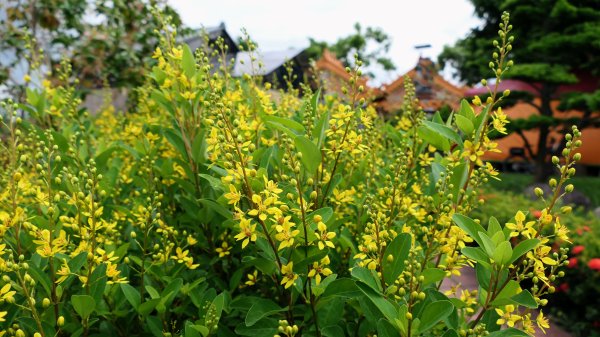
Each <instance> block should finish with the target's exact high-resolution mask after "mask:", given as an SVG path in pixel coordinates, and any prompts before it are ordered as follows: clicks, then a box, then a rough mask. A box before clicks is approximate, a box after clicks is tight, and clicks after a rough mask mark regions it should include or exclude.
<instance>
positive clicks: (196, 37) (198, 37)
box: [183, 22, 239, 54]
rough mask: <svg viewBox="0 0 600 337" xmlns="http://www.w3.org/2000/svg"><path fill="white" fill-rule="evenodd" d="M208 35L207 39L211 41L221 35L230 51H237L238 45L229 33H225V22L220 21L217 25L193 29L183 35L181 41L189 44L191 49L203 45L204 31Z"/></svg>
mask: <svg viewBox="0 0 600 337" xmlns="http://www.w3.org/2000/svg"><path fill="white" fill-rule="evenodd" d="M205 32H206V34H207V35H208V40H209V41H210V42H211V43H212V42H214V41H216V40H217V39H218V38H219V37H222V38H223V39H224V40H225V43H227V45H228V46H229V52H230V53H234V54H235V53H237V52H238V50H239V49H238V47H237V44H236V43H235V41H234V40H233V39H232V38H231V36H230V35H229V33H227V29H226V28H225V23H224V22H221V23H220V24H219V25H218V26H212V27H203V28H199V29H195V30H194V31H193V32H192V33H191V34H188V35H186V36H183V43H186V44H187V45H188V46H190V49H191V50H196V49H198V48H200V47H202V46H204V33H205Z"/></svg>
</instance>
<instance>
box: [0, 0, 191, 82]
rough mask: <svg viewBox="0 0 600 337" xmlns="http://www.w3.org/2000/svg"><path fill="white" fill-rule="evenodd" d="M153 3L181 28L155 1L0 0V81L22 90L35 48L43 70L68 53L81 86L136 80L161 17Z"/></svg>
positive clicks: (173, 14)
mask: <svg viewBox="0 0 600 337" xmlns="http://www.w3.org/2000/svg"><path fill="white" fill-rule="evenodd" d="M153 7H158V8H160V11H161V12H162V13H164V17H167V16H170V17H171V23H172V24H173V25H174V26H176V27H181V25H182V23H181V20H180V18H179V16H178V15H177V13H176V12H175V10H173V9H172V8H171V7H169V6H168V5H166V4H165V3H164V2H163V1H157V0H99V1H87V0H0V36H2V39H0V55H4V56H6V57H3V62H0V85H2V84H4V85H5V86H7V87H8V88H11V89H12V91H13V92H15V91H21V92H22V88H23V84H24V83H23V80H22V77H23V75H24V74H28V73H29V72H30V69H27V68H29V67H30V65H31V64H34V63H36V60H33V59H30V57H31V56H30V50H34V51H37V50H39V49H44V55H46V57H45V59H43V60H38V61H39V63H41V64H42V65H46V67H45V71H48V70H50V71H51V70H52V69H53V68H54V67H53V65H56V64H57V63H58V61H59V60H60V58H61V57H63V56H70V57H71V59H72V68H73V75H74V77H76V78H78V79H79V80H80V83H81V86H83V87H86V88H97V87H101V86H102V85H104V84H105V83H106V82H108V84H109V85H110V86H112V87H132V86H136V85H139V84H140V81H142V80H143V76H140V74H141V71H142V69H143V66H144V63H145V62H150V60H151V55H152V52H153V51H154V48H155V47H156V45H157V44H158V36H156V29H157V28H159V27H160V22H159V20H160V18H157V17H156V16H155V15H153V14H152V8H153ZM23 41H27V42H28V43H23ZM33 54H37V53H33ZM23 60H27V61H26V62H24V61H23ZM24 68H25V69H24ZM19 77H21V78H19Z"/></svg>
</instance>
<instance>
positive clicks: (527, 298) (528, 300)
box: [511, 290, 538, 309]
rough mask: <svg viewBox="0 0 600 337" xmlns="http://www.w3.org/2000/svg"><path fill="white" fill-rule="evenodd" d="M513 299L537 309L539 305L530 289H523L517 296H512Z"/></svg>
mask: <svg viewBox="0 0 600 337" xmlns="http://www.w3.org/2000/svg"><path fill="white" fill-rule="evenodd" d="M511 299H512V300H513V301H515V302H517V303H519V304H520V305H522V306H524V307H527V308H531V309H536V308H537V307H538V304H537V302H536V301H535V298H534V297H533V295H531V293H530V292H529V290H523V291H521V292H520V293H518V294H516V295H515V296H513V297H511Z"/></svg>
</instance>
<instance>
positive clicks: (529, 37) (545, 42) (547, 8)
mask: <svg viewBox="0 0 600 337" xmlns="http://www.w3.org/2000/svg"><path fill="white" fill-rule="evenodd" d="M471 2H472V3H473V5H474V6H475V15H476V16H477V17H479V18H480V19H481V20H482V21H483V23H482V25H481V26H480V27H475V28H473V29H472V30H471V32H470V34H469V35H468V36H467V37H466V38H464V39H461V40H459V41H457V43H456V44H455V45H454V46H446V47H445V48H444V51H443V52H442V53H441V54H440V56H439V62H440V64H441V65H442V66H444V65H446V64H450V65H452V66H453V67H454V68H456V69H457V73H456V75H457V76H458V77H459V78H460V79H461V80H463V81H466V82H467V83H468V84H473V83H476V82H478V81H479V80H481V78H480V74H482V73H486V72H485V71H484V70H485V65H486V62H485V61H486V60H487V59H489V55H488V52H487V51H488V50H489V41H490V40H491V39H493V38H494V37H495V35H496V34H497V26H498V17H499V15H500V14H501V13H502V12H503V11H509V12H510V13H511V20H512V25H513V32H514V35H515V41H514V45H513V46H514V52H513V54H512V57H513V59H514V61H515V66H514V67H513V68H512V69H511V71H510V73H508V74H507V75H508V76H510V77H512V78H520V79H523V80H527V81H533V82H546V83H548V84H563V83H573V82H576V81H577V78H576V77H575V76H574V74H573V72H574V71H589V72H591V73H593V74H594V75H600V57H599V56H598V55H600V40H598V36H600V1H599V0H522V1H513V0H471Z"/></svg>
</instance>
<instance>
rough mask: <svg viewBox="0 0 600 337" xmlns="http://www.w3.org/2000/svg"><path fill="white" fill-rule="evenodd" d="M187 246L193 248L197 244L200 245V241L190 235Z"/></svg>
mask: <svg viewBox="0 0 600 337" xmlns="http://www.w3.org/2000/svg"><path fill="white" fill-rule="evenodd" d="M186 241H187V244H188V245H190V246H193V245H195V244H197V243H198V240H196V239H195V238H194V237H193V236H191V235H188V237H187V238H186Z"/></svg>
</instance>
